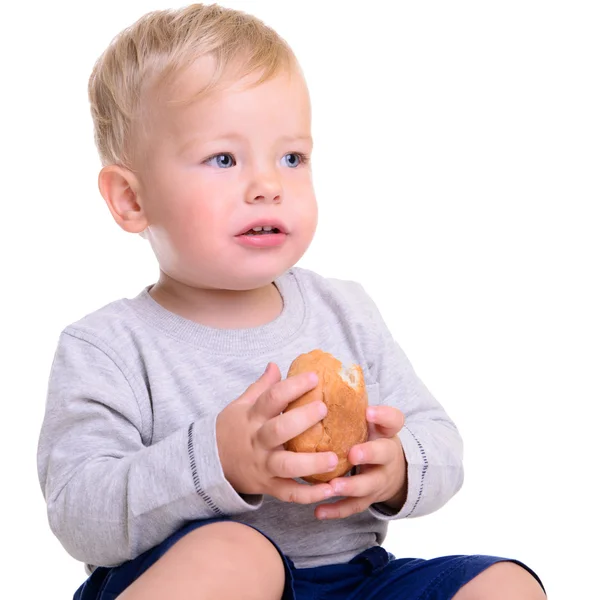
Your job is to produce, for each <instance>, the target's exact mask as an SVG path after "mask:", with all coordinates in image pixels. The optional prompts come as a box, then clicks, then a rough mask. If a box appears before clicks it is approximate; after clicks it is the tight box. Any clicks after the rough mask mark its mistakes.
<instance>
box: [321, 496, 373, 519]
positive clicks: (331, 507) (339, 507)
mask: <svg viewBox="0 0 600 600" xmlns="http://www.w3.org/2000/svg"><path fill="white" fill-rule="evenodd" d="M372 503H373V500H371V498H370V497H369V496H367V497H366V498H364V497H363V498H344V500H340V501H339V502H334V503H333V504H329V503H328V504H319V506H317V508H316V509H315V517H317V519H345V518H346V517H349V516H351V515H357V514H358V513H361V512H363V511H365V510H367V508H369V506H371V504H372Z"/></svg>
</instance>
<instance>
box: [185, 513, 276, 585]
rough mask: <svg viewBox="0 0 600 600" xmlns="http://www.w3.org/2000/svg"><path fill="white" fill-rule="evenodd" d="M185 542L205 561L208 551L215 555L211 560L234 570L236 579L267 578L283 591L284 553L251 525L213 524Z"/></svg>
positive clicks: (193, 533)
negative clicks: (280, 552)
mask: <svg viewBox="0 0 600 600" xmlns="http://www.w3.org/2000/svg"><path fill="white" fill-rule="evenodd" d="M182 541H185V543H186V545H187V546H188V547H191V549H192V552H193V553H194V554H195V555H196V556H198V560H199V561H202V562H203V563H204V564H206V560H207V558H206V557H207V553H209V554H210V555H211V556H212V557H213V559H211V560H210V562H212V561H213V560H215V561H218V563H219V570H220V571H222V572H223V571H231V575H232V576H233V577H234V578H237V579H242V580H243V579H246V580H251V579H253V578H254V577H257V578H258V579H261V580H262V581H266V580H268V581H269V582H270V583H271V585H272V587H273V589H275V590H277V589H280V590H281V591H283V587H284V583H285V569H284V566H283V560H282V558H281V555H280V554H279V552H278V550H277V548H275V546H274V545H273V544H272V543H271V542H270V541H269V540H268V539H267V538H266V537H265V536H264V535H262V533H260V532H259V531H257V530H256V529H253V528H252V527H249V526H247V525H243V524H242V523H236V522H234V521H223V522H219V523H211V524H210V525H205V526H204V527H200V528H199V529H196V530H194V531H192V532H191V533H189V534H188V535H187V536H186V537H185V538H184V540H182ZM223 575H224V576H226V575H227V574H226V573H223ZM265 575H267V577H265Z"/></svg>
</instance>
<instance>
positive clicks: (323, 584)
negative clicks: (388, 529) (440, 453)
mask: <svg viewBox="0 0 600 600" xmlns="http://www.w3.org/2000/svg"><path fill="white" fill-rule="evenodd" d="M226 520H228V519H227V518H216V519H207V520H203V521H193V522H191V523H188V524H187V525H186V526H185V527H183V528H182V529H180V530H179V531H177V532H175V533H174V534H173V535H172V536H170V537H169V538H167V539H166V540H165V541H164V542H163V543H162V544H159V545H158V546H156V547H155V548H151V549H150V550H148V551H147V552H144V553H143V554H141V555H140V556H138V557H137V558H135V559H134V560H131V561H129V562H126V563H124V564H122V565H120V566H118V567H112V568H104V567H99V568H97V569H96V570H95V571H94V572H93V573H92V574H91V575H90V577H89V578H88V579H87V581H85V583H84V584H83V585H82V586H81V587H80V588H79V589H78V590H77V592H75V596H74V597H73V600H114V599H115V598H116V597H117V596H118V595H119V594H120V593H121V592H123V591H124V590H125V589H126V588H127V587H129V586H130V585H131V584H132V583H133V582H134V581H135V580H136V579H137V578H138V577H139V576H140V575H142V573H143V572H144V571H146V569H148V568H149V567H151V566H152V565H153V564H154V563H155V562H156V561H157V560H158V559H159V558H160V557H161V556H163V555H164V554H165V553H166V552H167V550H169V548H171V547H172V546H173V545H174V544H175V543H176V542H178V541H179V540H180V539H181V538H182V537H183V536H184V535H186V534H187V533H189V532H191V531H193V530H194V529H197V528H198V527H202V526H203V525H208V524H209V523H216V522H219V521H226ZM261 533H262V532H261ZM263 535H264V534H263ZM265 537H267V536H265ZM267 539H270V538H268V537H267ZM270 541H271V543H272V544H273V545H274V546H275V547H276V548H277V550H278V551H279V553H280V554H281V557H282V560H283V563H284V566H285V573H286V578H285V579H286V581H285V589H284V593H283V596H282V600H319V599H326V600H398V598H402V600H450V599H451V598H452V597H453V596H454V595H455V594H456V592H457V591H458V590H459V588H461V587H462V586H463V585H465V583H468V582H469V581H471V579H473V578H474V577H475V576H477V575H478V574H479V573H481V572H482V571H483V570H485V569H487V568H488V567H490V566H491V565H493V564H494V563H497V562H502V561H510V562H514V563H516V564H518V565H520V566H522V567H523V568H525V569H526V570H527V571H529V573H531V574H532V575H533V576H534V577H535V578H536V579H537V580H538V581H539V582H540V585H542V582H541V580H540V579H539V577H538V576H537V575H536V574H535V573H534V572H533V571H532V570H531V569H530V568H529V567H527V566H526V565H524V564H523V563H521V562H519V561H517V560H514V559H508V558H501V557H498V556H484V555H477V554H476V555H472V556H464V555H457V556H444V557H441V558H434V559H431V560H424V559H420V558H395V557H394V556H393V555H392V554H390V553H389V552H387V551H386V550H384V549H383V548H382V547H381V546H373V547H372V548H369V549H367V550H365V551H364V552H362V553H360V554H359V555H357V556H355V557H354V558H353V559H352V560H351V561H350V562H348V563H342V564H335V565H327V566H323V567H313V568H307V569H298V568H296V567H295V566H294V563H293V562H292V561H291V560H290V559H289V558H288V557H287V556H285V555H284V554H283V553H282V552H281V550H280V549H279V547H278V546H277V544H275V543H274V542H273V540H270ZM542 587H543V585H542Z"/></svg>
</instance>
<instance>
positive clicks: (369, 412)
mask: <svg viewBox="0 0 600 600" xmlns="http://www.w3.org/2000/svg"><path fill="white" fill-rule="evenodd" d="M375 413H376V410H375V409H374V408H373V407H371V408H367V419H374V418H375Z"/></svg>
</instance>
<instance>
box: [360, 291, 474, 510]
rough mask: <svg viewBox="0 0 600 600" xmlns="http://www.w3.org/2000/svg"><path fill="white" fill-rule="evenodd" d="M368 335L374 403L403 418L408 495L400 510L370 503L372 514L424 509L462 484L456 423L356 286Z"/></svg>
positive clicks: (433, 506) (437, 504) (432, 507)
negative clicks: (396, 411)
mask: <svg viewBox="0 0 600 600" xmlns="http://www.w3.org/2000/svg"><path fill="white" fill-rule="evenodd" d="M359 288H360V291H359V293H358V294H357V296H358V297H361V298H362V301H363V303H364V310H365V311H366V314H367V322H368V323H369V324H370V326H371V331H372V336H370V342H368V343H367V347H366V350H367V356H368V358H369V360H370V364H371V368H372V369H373V370H374V373H373V375H374V376H375V378H376V379H377V381H378V382H379V403H380V404H383V405H388V406H395V407H396V408H398V409H400V410H401V411H402V412H403V414H404V417H405V424H404V427H403V428H402V430H401V431H400V433H399V437H400V441H401V442H402V446H403V448H404V454H405V457H406V462H407V464H408V469H407V478H408V494H407V498H406V501H405V503H404V505H403V506H402V507H401V509H400V510H399V511H398V510H393V509H392V508H390V507H388V506H387V505H385V504H373V505H371V506H370V507H369V511H370V513H371V514H372V515H373V516H374V517H376V518H377V519H382V520H393V519H402V518H405V517H419V516H423V515H427V514H430V513H432V512H434V511H436V510H438V509H439V508H441V507H442V506H444V504H446V503H447V502H448V501H449V500H450V499H451V498H452V497H453V496H454V495H455V494H456V493H457V492H458V491H459V490H460V488H461V487H462V484H463V479H464V469H463V442H462V439H461V436H460V434H459V432H458V430H457V428H456V425H455V424H454V423H453V421H452V420H451V419H450V417H449V416H448V415H447V414H446V411H445V410H444V409H443V408H442V406H441V404H440V403H439V402H438V401H437V400H436V399H435V398H434V396H433V395H432V394H431V392H430V391H429V390H428V389H427V387H426V386H425V384H424V383H423V382H422V381H421V379H420V378H419V376H418V375H417V373H416V372H415V370H414V368H413V366H412V364H411V363H410V361H409V359H408V358H407V356H406V354H405V353H404V351H403V350H402V348H401V347H400V345H399V344H398V343H397V342H396V340H395V339H394V338H393V336H392V334H391V332H390V331H389V329H388V328H387V326H386V324H385V322H384V320H383V318H382V316H381V314H380V312H379V310H378V309H377V307H376V306H375V303H374V302H373V301H372V300H371V299H370V298H369V297H368V296H367V294H366V293H365V291H364V290H363V289H362V287H360V286H359Z"/></svg>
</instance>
